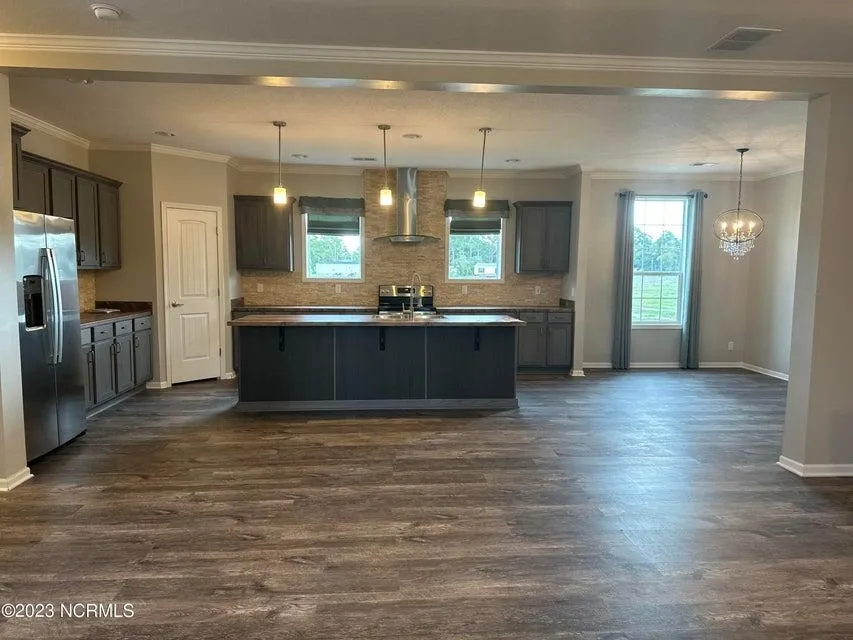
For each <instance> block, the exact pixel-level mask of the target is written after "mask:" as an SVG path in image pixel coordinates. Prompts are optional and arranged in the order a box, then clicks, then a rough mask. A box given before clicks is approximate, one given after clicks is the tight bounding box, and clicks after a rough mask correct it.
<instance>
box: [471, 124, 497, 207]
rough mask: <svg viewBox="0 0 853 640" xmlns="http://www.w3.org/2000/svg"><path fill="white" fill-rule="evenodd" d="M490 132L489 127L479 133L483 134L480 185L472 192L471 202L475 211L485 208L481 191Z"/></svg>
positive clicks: (483, 192) (484, 194)
mask: <svg viewBox="0 0 853 640" xmlns="http://www.w3.org/2000/svg"><path fill="white" fill-rule="evenodd" d="M491 131H492V128H491V127H481V128H480V133H482V134H483V154H482V155H481V156H480V184H479V186H478V187H477V190H476V191H474V200H473V201H472V202H471V204H472V205H474V207H476V208H477V209H483V208H485V206H486V192H485V191H483V171H484V169H485V167H486V136H487V135H488V134H489V133H491Z"/></svg>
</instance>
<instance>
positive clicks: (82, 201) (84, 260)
mask: <svg viewBox="0 0 853 640" xmlns="http://www.w3.org/2000/svg"><path fill="white" fill-rule="evenodd" d="M77 264H78V265H79V266H81V267H100V266H101V257H100V247H99V244H98V183H97V182H95V181H94V180H91V179H89V178H84V177H82V176H77Z"/></svg>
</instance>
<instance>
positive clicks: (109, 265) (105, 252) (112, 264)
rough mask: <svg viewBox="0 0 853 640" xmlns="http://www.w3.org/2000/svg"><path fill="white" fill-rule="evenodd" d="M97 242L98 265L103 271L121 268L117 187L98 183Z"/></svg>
mask: <svg viewBox="0 0 853 640" xmlns="http://www.w3.org/2000/svg"><path fill="white" fill-rule="evenodd" d="M98 240H99V242H100V249H101V251H100V254H99V255H100V263H101V265H100V266H101V267H102V268H104V269H117V268H119V267H120V266H121V233H120V231H119V216H118V187H116V186H115V185H112V184H107V183H105V182H99V183H98Z"/></svg>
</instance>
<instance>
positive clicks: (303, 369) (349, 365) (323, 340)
mask: <svg viewBox="0 0 853 640" xmlns="http://www.w3.org/2000/svg"><path fill="white" fill-rule="evenodd" d="M523 324H524V322H522V321H521V320H517V319H515V318H511V317H509V316H501V315H467V314H458V315H457V314H453V315H438V316H431V317H425V318H423V317H422V318H399V317H397V318H383V317H380V316H378V315H366V314H365V315H361V314H346V315H336V314H292V315H291V314H288V315H269V314H264V315H250V316H246V317H243V318H239V319H236V320H232V321H231V322H229V325H230V326H232V327H235V328H236V331H237V332H239V341H240V356H239V357H240V362H239V375H238V382H239V404H238V408H239V409H240V410H245V411H333V410H362V409H372V410H382V409H512V408H515V407H517V406H518V400H517V398H516V390H515V380H516V332H517V328H518V327H519V326H521V325H523Z"/></svg>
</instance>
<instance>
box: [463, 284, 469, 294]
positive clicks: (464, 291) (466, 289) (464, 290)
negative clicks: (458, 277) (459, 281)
mask: <svg viewBox="0 0 853 640" xmlns="http://www.w3.org/2000/svg"><path fill="white" fill-rule="evenodd" d="M462 295H463V296H467V295H468V285H467V284H463V285H462Z"/></svg>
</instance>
